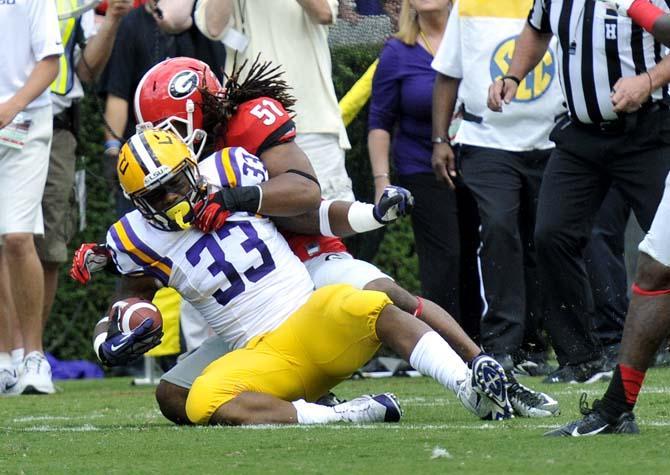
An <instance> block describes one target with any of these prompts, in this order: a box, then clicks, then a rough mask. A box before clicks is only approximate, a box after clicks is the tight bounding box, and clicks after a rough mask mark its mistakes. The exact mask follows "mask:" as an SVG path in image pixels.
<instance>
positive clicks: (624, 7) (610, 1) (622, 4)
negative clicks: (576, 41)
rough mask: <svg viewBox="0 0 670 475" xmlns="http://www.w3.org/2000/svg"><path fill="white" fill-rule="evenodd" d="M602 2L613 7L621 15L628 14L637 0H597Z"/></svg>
mask: <svg viewBox="0 0 670 475" xmlns="http://www.w3.org/2000/svg"><path fill="white" fill-rule="evenodd" d="M596 1H598V2H600V3H604V4H605V5H607V6H608V7H609V8H612V9H614V10H616V11H617V13H618V14H619V15H621V16H626V17H627V16H628V9H629V8H630V6H631V5H632V4H633V3H634V2H635V0H596Z"/></svg>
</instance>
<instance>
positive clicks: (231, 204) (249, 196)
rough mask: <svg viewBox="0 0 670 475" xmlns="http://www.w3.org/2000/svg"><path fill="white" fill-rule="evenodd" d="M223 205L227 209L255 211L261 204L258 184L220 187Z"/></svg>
mask: <svg viewBox="0 0 670 475" xmlns="http://www.w3.org/2000/svg"><path fill="white" fill-rule="evenodd" d="M221 197H222V198H223V205H224V206H225V208H226V209H227V210H228V211H248V212H249V213H257V212H258V208H259V206H260V204H261V190H260V188H259V187H258V186H241V187H239V188H222V189H221Z"/></svg>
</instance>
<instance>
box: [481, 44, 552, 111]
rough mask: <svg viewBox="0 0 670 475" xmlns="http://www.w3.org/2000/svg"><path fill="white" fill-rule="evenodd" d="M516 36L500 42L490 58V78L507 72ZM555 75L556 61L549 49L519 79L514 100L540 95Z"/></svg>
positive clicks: (528, 99) (526, 99)
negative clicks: (533, 66)
mask: <svg viewBox="0 0 670 475" xmlns="http://www.w3.org/2000/svg"><path fill="white" fill-rule="evenodd" d="M517 38H518V36H512V37H511V38H507V39H506V40H504V41H503V42H502V43H500V44H499V45H498V46H497V47H496V49H495V51H494V52H493V57H492V58H491V67H490V69H491V80H492V81H495V80H496V79H498V78H500V77H502V76H504V75H505V74H507V71H508V70H509V65H510V63H511V62H512V56H513V55H514V48H515V47H516V40H517ZM555 75H556V61H555V58H554V52H553V51H552V50H551V49H549V50H547V53H546V54H545V55H544V57H543V58H542V61H540V62H539V63H538V65H537V66H535V68H534V69H533V70H532V71H531V72H530V73H528V76H526V77H525V78H524V80H523V81H521V84H520V85H519V89H517V91H516V97H515V98H514V101H515V102H530V101H534V100H535V99H538V98H540V97H542V95H543V94H544V93H545V92H547V90H548V89H549V86H551V82H552V81H553V80H554V76H555Z"/></svg>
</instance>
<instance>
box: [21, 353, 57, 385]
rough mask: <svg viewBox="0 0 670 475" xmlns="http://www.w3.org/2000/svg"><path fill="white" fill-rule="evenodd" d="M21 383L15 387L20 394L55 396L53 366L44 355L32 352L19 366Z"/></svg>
mask: <svg viewBox="0 0 670 475" xmlns="http://www.w3.org/2000/svg"><path fill="white" fill-rule="evenodd" d="M18 373H19V375H18V376H19V382H18V383H17V384H16V386H14V392H16V393H18V394H53V393H55V392H56V389H55V388H54V383H53V381H52V380H51V366H50V365H49V362H48V361H47V359H46V357H45V356H44V354H43V353H40V352H39V351H31V352H30V353H28V354H27V355H26V357H25V358H24V359H23V363H21V366H19V371H18Z"/></svg>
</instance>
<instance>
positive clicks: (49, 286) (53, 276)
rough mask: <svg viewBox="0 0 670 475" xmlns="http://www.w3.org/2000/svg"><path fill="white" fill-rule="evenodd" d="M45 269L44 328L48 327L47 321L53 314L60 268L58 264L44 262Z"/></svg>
mask: <svg viewBox="0 0 670 475" xmlns="http://www.w3.org/2000/svg"><path fill="white" fill-rule="evenodd" d="M42 267H43V268H44V305H43V308H42V328H45V327H46V326H47V320H48V319H49V315H50V314H51V307H53V303H54V299H55V298H56V291H57V290H58V268H59V267H60V264H59V263H57V262H42Z"/></svg>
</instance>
